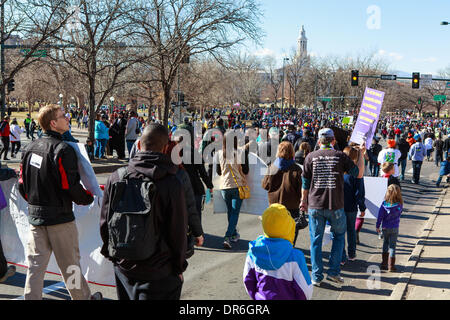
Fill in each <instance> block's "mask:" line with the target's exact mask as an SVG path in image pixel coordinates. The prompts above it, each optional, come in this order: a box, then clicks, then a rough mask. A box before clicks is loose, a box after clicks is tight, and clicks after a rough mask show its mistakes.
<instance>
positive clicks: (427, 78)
mask: <svg viewBox="0 0 450 320" xmlns="http://www.w3.org/2000/svg"><path fill="white" fill-rule="evenodd" d="M420 78H421V80H422V84H424V85H427V86H431V85H432V84H433V75H432V74H422V75H421V76H420Z"/></svg>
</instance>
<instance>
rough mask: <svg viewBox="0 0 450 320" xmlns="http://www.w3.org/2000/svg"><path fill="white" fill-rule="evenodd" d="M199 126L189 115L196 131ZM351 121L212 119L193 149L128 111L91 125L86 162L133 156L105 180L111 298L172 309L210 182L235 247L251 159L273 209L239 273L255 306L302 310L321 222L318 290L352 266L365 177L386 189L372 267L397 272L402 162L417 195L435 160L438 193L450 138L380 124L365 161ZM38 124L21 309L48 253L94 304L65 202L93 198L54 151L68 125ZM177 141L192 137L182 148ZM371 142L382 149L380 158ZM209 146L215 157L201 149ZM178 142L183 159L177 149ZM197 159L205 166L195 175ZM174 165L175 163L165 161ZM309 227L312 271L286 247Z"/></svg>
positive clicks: (435, 130) (46, 113)
mask: <svg viewBox="0 0 450 320" xmlns="http://www.w3.org/2000/svg"><path fill="white" fill-rule="evenodd" d="M197 116H198V115H197V114H193V115H192V120H194V119H196V117H197ZM347 116H348V115H345V114H342V115H339V114H336V113H331V112H320V113H319V112H315V111H311V110H309V111H296V110H295V109H288V110H285V111H283V112H280V111H277V110H270V111H267V110H265V109H254V110H252V111H244V110H240V111H237V110H232V111H231V112H230V113H229V114H228V115H225V114H223V113H222V111H221V110H213V111H212V112H211V113H208V114H206V115H205V117H204V119H201V120H202V125H201V127H202V131H203V132H202V133H203V134H202V135H201V136H200V137H197V136H196V135H195V134H194V131H195V130H194V125H193V123H191V119H189V118H188V117H186V118H185V119H184V121H183V123H182V124H181V125H178V126H175V125H169V128H167V127H165V126H163V125H162V124H160V123H158V122H157V121H155V120H154V119H152V118H151V117H149V120H148V121H147V122H144V121H142V120H141V119H139V118H138V117H137V115H136V113H135V112H134V111H131V112H130V113H129V115H128V116H127V115H126V114H125V113H124V112H120V113H119V114H118V115H117V118H115V116H114V114H113V115H110V116H108V115H107V114H106V113H105V114H99V115H98V117H97V120H96V122H95V141H89V140H88V141H87V142H86V150H87V152H88V154H89V156H90V157H91V158H92V159H94V158H104V157H105V154H109V155H113V151H114V150H116V153H117V156H118V158H119V159H124V158H125V146H126V147H127V151H128V155H129V162H128V166H126V167H124V168H122V169H119V170H118V171H116V172H114V173H113V174H112V175H111V177H110V178H109V179H108V182H107V184H106V185H105V186H104V197H103V202H102V206H101V218H100V226H99V229H100V235H101V238H102V241H103V245H102V248H101V253H102V254H103V255H104V256H105V257H106V258H108V259H110V260H111V261H112V262H113V264H114V274H115V280H116V288H117V296H118V298H119V299H121V300H146V299H179V298H180V296H181V289H182V285H183V281H184V280H183V272H184V271H185V270H186V268H187V265H188V264H187V259H189V257H190V256H192V254H193V252H194V246H195V245H197V246H201V245H202V244H203V241H204V238H203V229H202V201H203V199H204V196H205V194H206V193H210V192H212V191H213V187H214V186H213V183H212V180H213V176H214V175H217V176H219V177H220V183H219V185H217V186H216V187H217V188H218V189H219V190H220V194H221V196H222V197H223V200H224V202H225V204H226V208H227V222H228V224H227V226H226V230H225V232H224V238H223V246H224V248H225V249H227V250H230V249H232V248H233V245H234V244H235V243H236V242H238V241H239V239H240V234H239V233H238V228H237V226H238V221H239V213H240V209H241V206H242V203H243V202H244V201H248V199H250V198H251V194H252V190H251V188H249V186H248V184H247V182H246V181H247V179H246V177H247V176H248V175H249V174H250V171H251V164H250V163H249V154H250V152H255V153H256V154H257V155H258V156H259V158H260V159H262V161H263V162H264V163H265V164H266V165H267V167H268V169H267V173H266V175H265V176H264V178H263V179H262V181H261V186H262V188H263V189H265V190H267V196H268V200H269V205H270V206H269V208H267V209H266V210H265V211H264V212H263V213H262V217H261V221H262V229H263V232H264V235H263V236H260V237H258V238H257V239H256V240H255V241H252V242H250V244H249V250H248V255H247V258H246V262H245V265H244V272H243V280H244V285H245V288H246V290H247V292H248V294H249V296H250V297H251V298H252V299H255V300H276V299H311V297H312V292H313V286H320V285H321V283H322V281H323V280H324V275H323V273H324V267H323V261H322V260H323V257H322V241H323V238H324V230H325V227H326V225H327V224H329V225H330V226H331V231H332V235H333V240H332V241H333V244H332V249H331V255H330V260H329V269H328V271H327V277H326V279H327V280H328V281H332V282H336V283H343V282H344V279H343V278H342V277H341V276H340V271H341V267H342V266H343V265H345V264H346V263H349V261H354V260H355V259H356V246H357V244H358V242H359V232H360V230H361V227H362V225H363V223H364V216H365V211H366V207H365V204H364V199H365V190H364V176H365V175H366V176H367V175H370V176H373V177H378V176H381V177H384V178H386V179H388V188H387V191H386V195H385V199H384V202H383V203H380V204H379V206H380V210H379V213H378V219H377V222H376V231H377V232H378V233H379V234H380V237H382V238H383V250H382V253H381V255H382V263H381V269H383V270H389V271H391V272H395V271H396V267H395V247H396V242H397V237H398V230H399V224H400V217H401V214H402V210H403V199H402V193H401V181H402V180H404V179H405V169H406V166H407V159H410V160H411V161H412V168H413V181H412V182H413V183H416V184H419V183H420V173H421V167H422V164H423V161H425V159H427V161H431V159H432V157H433V152H434V160H435V164H436V166H440V178H439V179H438V180H437V181H436V185H437V186H439V184H440V183H441V181H442V179H443V178H444V177H445V176H447V181H448V179H449V176H448V175H449V174H450V167H449V164H450V159H449V149H450V138H448V137H447V138H446V139H444V137H445V136H446V135H449V134H450V122H449V120H448V119H447V120H442V119H430V120H420V121H416V120H414V119H411V118H409V117H408V116H401V115H396V116H385V117H382V118H381V119H380V121H379V125H378V131H377V134H376V135H375V136H374V137H373V141H371V142H372V143H371V146H370V148H369V149H366V144H365V143H363V144H361V145H357V144H355V143H352V142H350V136H351V130H352V125H351V123H350V122H347V121H344V118H346V117H347ZM108 118H109V119H108ZM38 122H39V126H40V128H42V136H41V137H40V138H39V139H38V140H36V141H34V142H31V143H30V144H29V145H28V146H27V147H26V149H25V150H23V151H22V160H21V170H20V173H19V182H18V183H19V190H20V193H21V195H22V196H23V198H24V199H25V200H26V201H27V202H28V205H29V209H28V210H29V223H30V233H29V242H28V247H27V257H28V262H29V268H28V271H27V278H26V284H25V294H24V297H25V299H41V298H42V286H43V279H44V273H45V270H46V268H47V264H48V260H49V257H50V255H51V253H52V252H53V253H54V254H55V258H56V260H57V262H58V266H59V268H60V270H61V273H62V276H63V278H64V281H65V283H66V287H67V289H68V291H69V293H70V295H71V297H72V299H101V294H99V293H95V294H91V292H90V289H89V287H88V286H87V283H86V280H85V279H84V278H83V279H82V281H81V282H82V285H81V286H79V287H73V286H71V285H70V283H69V282H68V281H67V280H68V278H69V277H70V273H69V272H68V271H67V267H68V266H78V267H79V268H80V261H79V260H80V258H79V248H78V234H77V230H76V224H75V222H74V220H75V216H74V214H73V211H72V202H75V203H76V204H79V205H89V204H90V203H92V202H93V200H94V198H93V195H92V194H91V193H90V192H89V191H88V190H86V189H85V188H84V187H83V186H82V185H81V184H80V174H79V172H78V169H77V167H76V154H75V151H74V150H73V149H72V148H71V147H70V146H69V145H68V144H66V143H64V141H65V140H68V139H70V135H69V138H67V135H66V133H67V132H69V133H70V128H69V120H68V117H67V116H66V115H65V114H64V112H63V111H62V110H61V108H60V107H59V106H56V105H49V106H46V107H44V108H42V109H41V110H40V112H39V116H38ZM3 123H5V124H3ZM248 123H251V124H250V125H248ZM14 125H17V121H16V123H14V121H13V122H12V124H11V128H10V127H9V118H8V117H6V118H5V119H4V121H3V122H2V126H0V129H1V134H2V142H3V145H4V147H3V149H2V153H1V154H3V153H5V158H6V154H7V152H8V147H5V145H6V137H7V138H8V145H9V141H10V139H11V137H14V136H15V135H16V132H17V134H19V135H20V133H18V131H16V130H17V129H16V128H15V127H13V126H14ZM19 129H20V128H19ZM178 129H184V130H185V131H187V132H189V133H191V134H190V136H189V137H188V138H186V136H182V137H180V136H178V135H177V131H178ZM209 129H211V130H209ZM250 129H251V130H250ZM208 132H209V134H208ZM27 133H28V130H27ZM237 133H238V134H237ZM239 134H240V135H239ZM380 136H381V137H383V138H384V139H385V140H386V144H387V147H386V148H384V149H383V147H382V146H381V145H380V143H379V142H380V140H381V138H380ZM240 137H242V139H240ZM72 138H73V137H72ZM11 142H12V140H11ZM214 143H219V145H220V147H218V148H216V149H214V148H213V149H210V148H208V147H210V145H211V144H214ZM178 144H182V145H183V146H187V147H184V148H182V149H180V148H178V147H177V145H178ZM19 149H20V141H19V144H18V146H17V144H16V145H13V147H12V150H13V151H12V155H11V157H13V154H14V156H16V155H17V152H18V150H19ZM5 150H6V151H5ZM175 150H176V152H175ZM209 150H212V151H211V152H210V151H209ZM197 152H200V153H201V154H202V155H203V156H205V158H206V155H208V156H210V159H212V158H214V159H215V161H214V162H212V161H209V162H205V161H201V162H200V163H198V162H196V161H195V158H196V156H195V155H196V153H197ZM174 153H176V157H174ZM183 153H184V154H183ZM1 154H0V156H1ZM5 158H4V159H5ZM178 158H180V159H181V158H182V159H183V160H182V161H181V162H177V161H174V159H178ZM201 158H202V159H204V158H203V157H201ZM6 159H7V158H6ZM6 159H5V160H6ZM214 164H215V165H214ZM205 186H206V189H205ZM358 210H359V212H360V214H359V215H358ZM306 227H309V235H310V240H311V270H310V271H309V270H308V267H307V265H306V261H305V257H304V255H303V253H302V252H301V250H299V249H296V248H295V243H296V240H297V237H298V233H299V231H300V230H301V229H304V228H306ZM346 235H347V236H346ZM345 239H347V245H346V240H345ZM0 247H1V246H0ZM0 253H1V254H0V267H1V269H0V282H3V281H5V280H6V279H7V278H8V277H9V276H11V275H12V274H13V273H14V267H13V266H9V267H7V265H6V260H5V258H4V256H3V253H2V252H0Z"/></svg>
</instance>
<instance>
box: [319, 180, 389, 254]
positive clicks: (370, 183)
mask: <svg viewBox="0 0 450 320" xmlns="http://www.w3.org/2000/svg"><path fill="white" fill-rule="evenodd" d="M387 186H388V179H386V178H375V177H364V190H365V194H366V197H365V205H366V208H367V209H366V211H365V215H364V219H377V218H378V211H379V210H380V207H381V204H382V203H383V201H384V196H385V195H386V191H387ZM360 217H361V212H360V211H358V218H360ZM332 240H333V234H332V232H331V226H330V225H326V226H325V231H324V234H323V240H322V245H324V246H326V245H327V244H328V243H330V242H331V241H332Z"/></svg>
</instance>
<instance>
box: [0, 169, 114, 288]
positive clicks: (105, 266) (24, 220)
mask: <svg viewBox="0 0 450 320" xmlns="http://www.w3.org/2000/svg"><path fill="white" fill-rule="evenodd" d="M17 182H18V180H17V179H16V178H14V179H9V180H7V181H1V182H0V184H1V187H2V189H3V193H4V194H5V198H6V201H7V203H8V206H7V207H6V208H5V209H3V210H1V211H0V236H1V242H2V245H3V251H4V254H5V257H6V260H7V261H8V262H10V263H14V264H17V265H21V266H24V267H27V266H28V261H27V254H26V248H27V241H28V231H29V228H30V227H29V223H28V204H27V202H26V201H25V199H23V198H22V196H21V195H20V193H19V189H18V183H17ZM100 205H101V198H98V197H97V196H95V200H94V202H93V203H92V204H91V205H90V206H78V205H74V207H73V210H74V214H75V221H76V224H77V229H78V238H79V246H80V255H81V259H80V264H81V270H82V272H83V274H84V276H85V278H86V280H87V281H89V282H91V283H95V284H100V285H109V286H115V280H114V270H113V265H112V263H111V262H110V261H109V260H107V259H106V258H105V257H103V256H102V255H101V253H100V248H101V246H102V240H101V238H100ZM47 271H48V272H52V273H57V274H60V272H59V268H58V265H57V264H56V260H55V257H54V255H53V254H52V257H51V259H50V263H49V265H48V267H47Z"/></svg>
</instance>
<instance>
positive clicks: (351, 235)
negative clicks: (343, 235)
mask: <svg viewBox="0 0 450 320" xmlns="http://www.w3.org/2000/svg"><path fill="white" fill-rule="evenodd" d="M357 215H358V212H356V211H355V212H345V216H346V218H347V221H346V222H347V242H348V245H347V251H348V256H349V257H350V258H355V257H356V230H355V223H356V216H357ZM345 261H347V254H346V252H345V239H344V250H342V262H345Z"/></svg>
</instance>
